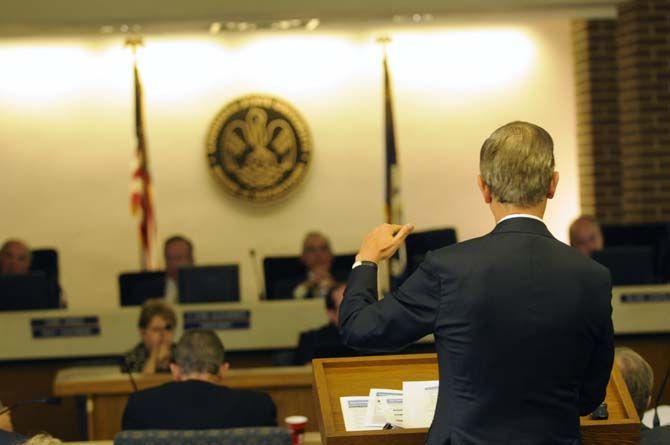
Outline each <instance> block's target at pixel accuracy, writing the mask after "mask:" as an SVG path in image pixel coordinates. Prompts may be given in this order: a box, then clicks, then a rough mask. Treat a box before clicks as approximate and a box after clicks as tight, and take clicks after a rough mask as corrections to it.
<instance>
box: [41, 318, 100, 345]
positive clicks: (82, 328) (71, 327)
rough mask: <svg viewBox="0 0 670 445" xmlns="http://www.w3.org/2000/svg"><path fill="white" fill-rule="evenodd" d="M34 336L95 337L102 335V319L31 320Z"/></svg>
mask: <svg viewBox="0 0 670 445" xmlns="http://www.w3.org/2000/svg"><path fill="white" fill-rule="evenodd" d="M30 329H31V330H32V333H33V338H35V339H43V338H61V337H95V336H97V335H100V320H99V319H98V317H97V316H95V315H93V316H90V317H49V318H33V319H31V320H30Z"/></svg>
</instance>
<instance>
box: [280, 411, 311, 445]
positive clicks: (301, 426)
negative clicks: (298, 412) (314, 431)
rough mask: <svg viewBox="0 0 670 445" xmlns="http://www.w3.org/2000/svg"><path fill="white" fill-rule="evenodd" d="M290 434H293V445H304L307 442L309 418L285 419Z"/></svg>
mask: <svg viewBox="0 0 670 445" xmlns="http://www.w3.org/2000/svg"><path fill="white" fill-rule="evenodd" d="M284 422H286V426H287V427H288V430H289V432H290V433H291V443H292V444H293V445H302V444H303V443H304V442H305V427H306V426H307V417H305V416H288V417H287V418H286V419H284Z"/></svg>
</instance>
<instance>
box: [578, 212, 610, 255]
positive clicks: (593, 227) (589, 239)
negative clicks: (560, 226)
mask: <svg viewBox="0 0 670 445" xmlns="http://www.w3.org/2000/svg"><path fill="white" fill-rule="evenodd" d="M570 245H571V246H572V247H574V248H575V249H577V250H578V251H579V252H580V253H581V254H582V255H585V256H588V257H590V256H591V255H593V254H594V253H595V252H598V251H600V250H603V245H604V240H603V233H602V230H601V229H600V224H598V221H597V220H596V219H595V218H594V217H592V216H588V215H584V216H580V217H579V218H577V219H576V220H574V221H573V222H572V224H570Z"/></svg>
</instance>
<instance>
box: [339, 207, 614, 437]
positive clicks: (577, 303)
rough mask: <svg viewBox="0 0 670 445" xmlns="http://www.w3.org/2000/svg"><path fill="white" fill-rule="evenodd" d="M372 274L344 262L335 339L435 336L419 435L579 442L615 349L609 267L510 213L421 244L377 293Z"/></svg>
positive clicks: (372, 341) (380, 345)
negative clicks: (469, 236)
mask: <svg viewBox="0 0 670 445" xmlns="http://www.w3.org/2000/svg"><path fill="white" fill-rule="evenodd" d="M376 283H377V270H376V267H374V266H368V265H363V266H359V267H357V268H356V269H354V270H353V271H352V274H351V276H350V278H349V282H348V285H347V290H346V292H345V297H344V301H343V303H342V306H341V307H340V323H341V332H342V337H343V341H344V343H345V344H347V345H349V346H352V347H355V348H359V349H362V350H367V351H387V350H394V349H397V348H399V347H402V346H405V345H408V344H410V343H412V342H414V341H416V340H418V339H420V338H421V337H423V336H425V335H427V334H431V333H432V334H434V335H435V346H436V349H437V354H438V361H439V370H440V391H439V396H438V401H437V409H436V412H435V417H434V419H433V424H432V426H431V429H430V431H429V433H428V440H427V443H428V444H430V445H437V444H440V445H441V444H487V445H489V444H496V445H503V444H510V445H512V444H513V445H544V444H547V445H548V444H578V443H579V416H580V415H584V414H587V413H590V412H591V411H592V410H594V409H595V408H596V407H597V406H598V405H599V404H600V402H601V401H602V400H603V399H604V397H605V391H606V387H607V382H608V380H609V376H610V372H611V368H612V361H613V356H614V351H613V349H614V348H613V332H612V319H611V311H612V308H611V285H610V276H609V272H608V271H607V269H605V268H604V267H602V266H600V265H599V264H597V263H596V262H594V261H592V260H591V259H589V258H586V257H584V256H582V255H580V254H579V253H578V252H577V251H576V250H575V249H573V248H571V247H568V246H566V245H565V244H563V243H561V242H559V241H557V240H556V239H554V238H553V237H552V236H551V234H550V233H549V231H548V230H547V228H546V226H545V225H544V224H543V223H542V222H541V221H538V220H535V219H531V218H514V219H510V220H506V221H503V222H501V223H500V224H498V225H497V227H496V228H495V229H494V230H493V232H492V233H490V234H488V235H486V236H484V237H481V238H477V239H474V240H470V241H466V242H464V243H460V244H456V245H453V246H449V247H445V248H443V249H440V250H437V251H434V252H430V253H429V254H428V255H427V256H426V259H425V260H424V262H423V263H422V264H421V265H420V266H419V268H418V269H417V271H416V272H415V273H414V274H412V276H410V277H409V278H408V279H407V281H406V282H405V283H404V284H403V285H402V286H401V287H400V289H399V290H398V291H396V292H394V293H393V294H391V295H389V296H387V297H386V298H384V299H383V300H381V301H379V302H377V298H376V296H377V286H376ZM408 379H411V376H408Z"/></svg>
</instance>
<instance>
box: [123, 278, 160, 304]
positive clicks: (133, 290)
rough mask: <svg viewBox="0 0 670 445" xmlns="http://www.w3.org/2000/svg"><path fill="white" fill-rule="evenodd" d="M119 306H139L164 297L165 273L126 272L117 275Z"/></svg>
mask: <svg viewBox="0 0 670 445" xmlns="http://www.w3.org/2000/svg"><path fill="white" fill-rule="evenodd" d="M119 292H120V296H121V306H141V305H142V304H144V302H145V301H146V300H148V299H150V298H162V297H163V296H164V295H165V272H127V273H122V274H120V275H119Z"/></svg>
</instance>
